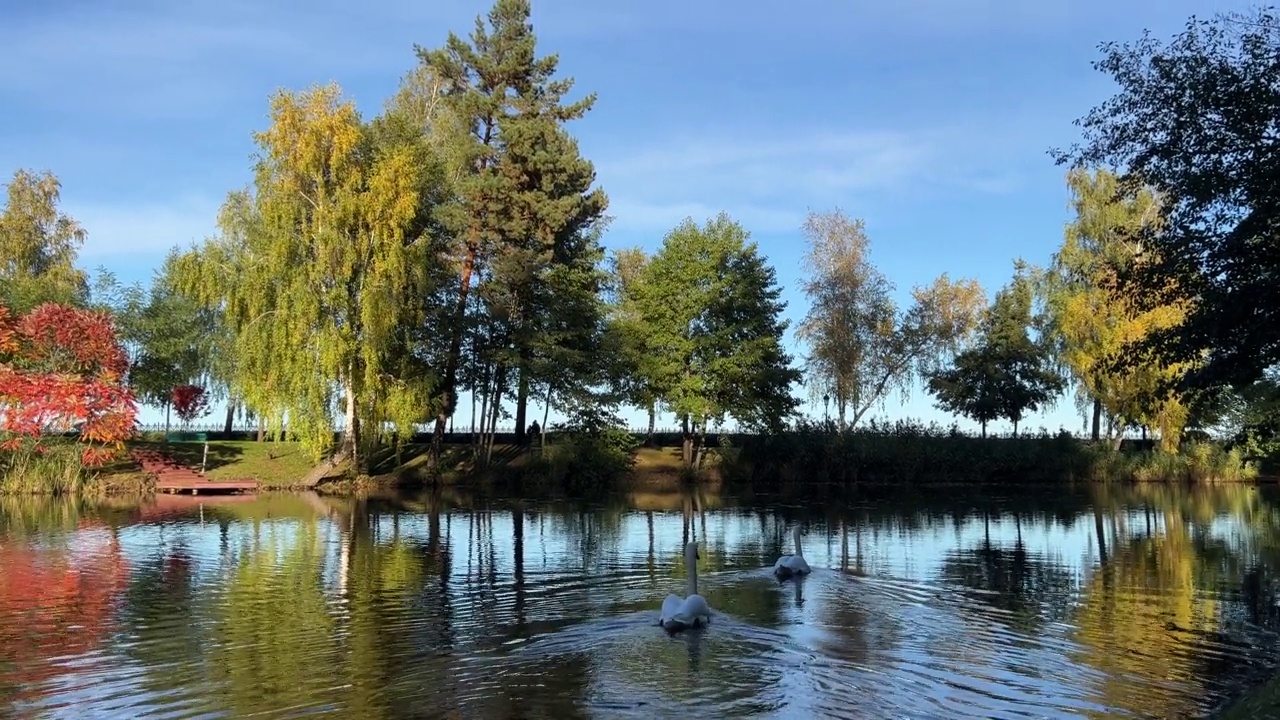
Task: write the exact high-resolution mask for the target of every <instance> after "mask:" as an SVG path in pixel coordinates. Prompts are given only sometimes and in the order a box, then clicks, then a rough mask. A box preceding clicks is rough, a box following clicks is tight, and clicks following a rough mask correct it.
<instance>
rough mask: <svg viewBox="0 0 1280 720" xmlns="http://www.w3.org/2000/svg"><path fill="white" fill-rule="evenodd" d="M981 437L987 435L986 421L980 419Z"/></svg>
mask: <svg viewBox="0 0 1280 720" xmlns="http://www.w3.org/2000/svg"><path fill="white" fill-rule="evenodd" d="M982 437H983V438H986V437H987V421H986V420H983V421H982Z"/></svg>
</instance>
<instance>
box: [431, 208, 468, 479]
mask: <svg viewBox="0 0 1280 720" xmlns="http://www.w3.org/2000/svg"><path fill="white" fill-rule="evenodd" d="M476 235H477V233H476V231H475V229H474V228H473V229H472V232H471V236H472V241H473V242H472V243H471V244H469V245H468V247H467V252H466V256H465V257H464V258H463V260H462V283H461V285H460V286H459V288H458V309H457V311H456V312H455V314H454V318H455V320H456V321H457V327H456V329H455V330H454V333H453V337H452V338H450V340H449V355H448V356H447V357H446V359H445V365H444V378H443V379H444V383H443V384H442V387H441V393H440V394H441V398H440V399H441V403H440V411H439V412H438V413H437V414H436V427H435V432H434V433H432V435H431V467H432V468H433V469H438V466H439V463H440V452H441V450H442V449H443V446H444V431H445V427H446V425H447V423H448V421H449V418H450V417H451V416H452V415H453V411H454V408H455V407H457V404H458V395H457V386H458V362H459V360H460V358H459V356H460V355H461V354H462V334H463V333H465V332H466V331H467V323H466V319H467V296H468V295H469V294H470V290H471V271H472V269H473V268H474V267H475V262H476V245H475V242H474V241H475V238H476Z"/></svg>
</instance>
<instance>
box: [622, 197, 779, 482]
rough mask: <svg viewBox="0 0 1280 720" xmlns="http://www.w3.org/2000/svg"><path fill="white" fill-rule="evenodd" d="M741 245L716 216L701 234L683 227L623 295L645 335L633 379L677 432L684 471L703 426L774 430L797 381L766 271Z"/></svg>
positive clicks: (734, 228)
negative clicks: (681, 436) (733, 424)
mask: <svg viewBox="0 0 1280 720" xmlns="http://www.w3.org/2000/svg"><path fill="white" fill-rule="evenodd" d="M748 239H749V235H748V233H747V231H746V230H745V229H744V228H743V227H742V226H741V225H739V224H738V223H737V222H735V221H734V220H732V219H731V218H730V217H729V216H728V215H726V214H723V213H722V214H720V215H719V216H718V217H716V218H714V219H712V220H709V221H708V222H707V223H706V224H705V225H703V226H701V227H699V226H698V225H697V224H696V223H694V221H693V220H692V219H686V220H685V221H683V222H681V223H680V224H679V225H678V226H676V228H675V229H674V230H672V231H671V232H670V233H668V234H667V236H666V238H664V239H663V243H662V248H661V249H660V250H659V251H658V253H657V254H656V255H655V256H654V257H653V259H652V260H650V261H649V263H648V264H647V265H645V267H644V269H643V270H641V271H640V273H639V277H638V278H637V279H636V281H635V284H634V286H633V287H632V289H631V290H630V294H631V296H632V301H633V302H634V309H635V312H636V316H637V320H638V322H639V323H640V324H641V326H642V327H643V329H644V332H645V333H646V334H647V335H648V351H649V355H650V360H651V362H650V363H649V364H647V365H646V366H645V367H644V368H643V371H644V372H647V373H651V377H650V378H648V385H649V387H651V388H655V389H658V390H659V392H660V396H661V399H662V403H663V405H665V406H666V407H667V409H669V410H670V411H671V412H673V413H675V414H676V415H677V416H678V417H679V418H680V420H681V423H682V424H683V426H684V428H685V461H686V462H688V463H693V462H695V459H694V457H693V444H694V439H695V435H696V434H699V433H701V432H702V431H705V428H706V426H707V424H708V423H712V422H720V421H722V420H723V419H724V418H725V416H730V417H733V418H734V419H736V420H737V421H738V422H740V423H742V424H743V425H745V426H748V427H754V428H761V429H777V428H780V427H782V425H783V424H784V423H785V422H786V420H787V418H788V417H789V416H790V415H791V413H792V412H794V410H795V407H796V405H797V402H796V400H795V398H794V397H792V395H791V386H792V385H793V384H794V383H795V382H796V381H797V380H798V379H799V372H798V371H797V370H795V369H793V368H792V367H791V364H790V363H791V358H790V356H789V355H788V354H787V352H786V350H785V349H784V348H783V346H782V338H783V333H784V332H785V331H786V327H787V323H786V321H785V320H783V319H782V318H781V317H780V315H781V313H782V311H783V309H784V308H785V303H783V302H782V301H781V300H779V297H780V295H781V290H780V288H779V287H778V286H777V283H776V279H775V273H774V271H773V268H771V267H769V265H768V264H767V263H766V262H765V260H764V258H762V257H761V256H760V255H759V253H758V251H757V248H756V245H755V243H752V242H748ZM638 370H639V369H638Z"/></svg>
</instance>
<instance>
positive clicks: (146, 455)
mask: <svg viewBox="0 0 1280 720" xmlns="http://www.w3.org/2000/svg"><path fill="white" fill-rule="evenodd" d="M129 454H130V455H131V456H132V457H133V459H134V461H136V462H137V463H138V464H139V465H141V466H142V471H143V472H145V473H149V474H151V475H155V476H156V490H157V491H159V492H169V493H173V492H178V493H180V492H190V493H191V494H192V495H198V494H200V493H234V492H253V491H255V490H257V489H258V483H257V481H254V480H228V481H224V482H218V481H214V480H209V479H207V478H205V476H204V475H202V474H200V473H198V472H196V471H195V470H192V469H191V468H188V467H184V466H182V465H180V464H178V463H176V462H174V461H173V459H172V458H170V457H168V456H167V455H166V454H164V453H163V452H160V451H158V450H133V451H131V452H130V453H129Z"/></svg>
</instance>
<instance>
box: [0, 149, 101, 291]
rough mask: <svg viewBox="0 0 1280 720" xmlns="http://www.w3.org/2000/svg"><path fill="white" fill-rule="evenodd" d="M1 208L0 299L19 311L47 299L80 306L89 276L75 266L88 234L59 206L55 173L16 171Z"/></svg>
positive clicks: (60, 191)
mask: <svg viewBox="0 0 1280 720" xmlns="http://www.w3.org/2000/svg"><path fill="white" fill-rule="evenodd" d="M5 191H6V200H5V205H4V209H3V210H2V211H0V304H3V305H7V306H8V307H9V308H10V309H12V310H13V311H14V312H15V313H17V314H22V313H25V312H26V311H28V310H30V309H32V308H34V307H36V306H37V305H40V304H41V303H46V302H55V303H60V304H63V305H81V304H83V303H84V302H85V300H86V299H87V298H86V294H87V292H88V289H89V286H88V277H87V275H86V274H85V272H84V271H83V270H80V269H79V268H77V267H76V266H75V262H76V255H77V254H78V252H79V250H80V246H81V245H83V244H84V240H85V237H86V233H85V231H84V228H82V227H81V226H80V223H78V222H76V221H75V219H73V218H72V217H71V216H69V215H67V214H65V213H63V212H61V211H59V210H58V200H59V198H60V196H61V194H62V184H61V183H60V182H59V181H58V178H56V177H55V176H54V175H53V173H51V172H47V171H46V172H43V173H35V172H32V171H29V170H17V171H15V172H14V173H13V180H11V181H10V182H9V184H8V185H6V186H5Z"/></svg>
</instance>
